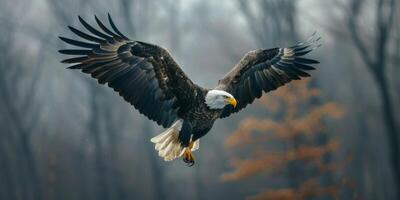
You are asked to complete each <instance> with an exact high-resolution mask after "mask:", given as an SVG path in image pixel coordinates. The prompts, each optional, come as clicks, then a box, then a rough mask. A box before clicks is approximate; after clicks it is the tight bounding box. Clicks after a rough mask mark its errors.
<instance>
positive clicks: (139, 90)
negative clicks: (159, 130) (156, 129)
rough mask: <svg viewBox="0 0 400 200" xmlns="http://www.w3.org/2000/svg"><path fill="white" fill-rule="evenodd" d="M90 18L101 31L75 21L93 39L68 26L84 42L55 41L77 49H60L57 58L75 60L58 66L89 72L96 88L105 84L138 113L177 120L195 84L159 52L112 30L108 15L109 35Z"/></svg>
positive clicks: (160, 120) (168, 121) (160, 119)
mask: <svg viewBox="0 0 400 200" xmlns="http://www.w3.org/2000/svg"><path fill="white" fill-rule="evenodd" d="M95 19H96V22H97V24H98V26H99V27H100V28H101V29H102V30H103V31H104V32H100V31H98V30H96V29H95V28H93V27H92V26H90V25H89V24H88V23H87V22H85V21H84V20H83V19H82V18H81V17H79V21H80V22H81V23H82V25H83V26H84V27H85V28H86V29H87V30H88V31H89V32H91V33H92V34H93V35H91V34H87V33H84V32H82V31H79V30H77V29H75V28H73V27H69V29H70V30H71V31H72V32H73V33H75V34H76V35H78V36H80V37H81V38H83V39H86V40H88V41H90V42H88V41H77V40H72V39H69V38H65V37H60V39H61V40H62V41H64V42H66V43H68V44H71V45H74V46H77V47H80V48H79V49H66V50H60V51H59V52H60V53H62V54H67V55H74V56H78V57H73V58H69V59H66V60H63V61H62V63H74V65H72V66H70V67H69V68H70V69H80V70H82V72H84V73H87V74H91V76H92V77H93V78H95V79H97V80H98V82H99V83H100V84H105V83H108V86H110V87H111V88H113V89H114V90H115V91H117V92H118V93H119V94H120V95H121V96H122V97H123V98H124V99H125V100H126V101H128V102H129V103H131V104H132V105H133V106H134V107H135V108H136V109H138V110H139V112H140V113H142V114H144V115H146V116H147V117H148V118H149V119H151V120H154V121H156V122H157V123H158V124H159V125H162V126H164V127H169V126H170V125H171V124H172V123H173V122H174V121H175V120H176V119H177V118H178V110H179V108H180V106H181V105H183V104H184V103H185V102H187V101H190V100H192V99H193V98H194V92H193V91H194V88H195V87H197V86H196V85H195V84H193V82H192V81H191V80H190V79H189V78H188V77H187V76H186V75H185V73H184V72H183V71H182V69H181V68H180V67H179V66H178V64H177V63H176V62H175V61H174V59H173V58H172V57H171V55H170V54H169V53H168V52H167V51H166V50H165V49H164V48H162V47H159V46H156V45H152V44H148V43H144V42H139V41H131V40H130V39H128V38H127V37H126V36H124V35H123V34H122V33H121V32H120V31H119V30H118V29H117V28H116V26H115V24H114V23H113V21H112V19H111V17H110V15H108V19H109V22H110V25H111V28H112V29H113V30H114V32H113V31H111V30H110V29H108V28H107V27H106V26H105V25H104V24H103V23H102V22H101V21H100V20H99V19H98V18H97V17H95ZM82 48H83V49H82Z"/></svg>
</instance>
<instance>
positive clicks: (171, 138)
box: [150, 119, 199, 161]
mask: <svg viewBox="0 0 400 200" xmlns="http://www.w3.org/2000/svg"><path fill="white" fill-rule="evenodd" d="M182 123H183V120H181V119H179V120H177V121H176V122H175V123H174V124H173V125H172V126H171V127H169V128H168V129H167V130H165V131H164V132H162V133H161V134H159V135H157V136H155V137H153V138H151V139H150V141H151V142H153V143H155V149H156V150H157V151H158V155H159V156H160V157H163V158H164V160H165V161H171V160H174V159H175V158H178V157H180V156H182V154H183V151H184V148H182V147H181V143H180V142H179V139H178V136H179V131H180V130H181V128H182ZM197 149H199V140H196V141H195V142H194V144H193V147H192V149H191V150H192V151H195V150H197Z"/></svg>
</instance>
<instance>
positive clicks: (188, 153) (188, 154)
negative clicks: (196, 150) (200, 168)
mask: <svg viewBox="0 0 400 200" xmlns="http://www.w3.org/2000/svg"><path fill="white" fill-rule="evenodd" d="M193 144H194V142H190V143H189V146H187V147H185V150H184V152H183V155H182V157H183V162H185V163H186V164H188V166H189V167H191V166H193V165H194V156H193V154H192V148H193Z"/></svg>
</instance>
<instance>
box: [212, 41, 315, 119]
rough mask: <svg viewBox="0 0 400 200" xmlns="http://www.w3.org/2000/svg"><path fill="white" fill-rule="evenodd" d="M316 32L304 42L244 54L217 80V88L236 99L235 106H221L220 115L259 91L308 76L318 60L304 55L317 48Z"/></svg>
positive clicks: (251, 98)
mask: <svg viewBox="0 0 400 200" xmlns="http://www.w3.org/2000/svg"><path fill="white" fill-rule="evenodd" d="M319 39H320V38H319V37H317V38H316V37H315V34H314V35H313V36H312V37H311V38H310V39H309V40H308V41H307V42H303V43H300V44H297V45H295V46H293V47H288V48H274V49H259V50H255V51H251V52H249V53H247V54H246V55H245V56H244V57H243V58H242V59H241V60H240V62H239V63H238V64H237V65H236V66H235V67H234V68H233V69H232V70H231V71H230V72H229V73H228V74H226V75H225V77H224V78H223V79H221V80H219V82H218V86H217V87H216V89H220V90H225V91H227V92H229V93H231V94H232V95H233V96H234V97H235V98H236V100H237V102H238V104H237V106H236V108H233V107H231V106H227V107H225V108H224V110H223V112H222V114H221V116H220V117H221V118H224V117H227V116H229V115H231V114H232V113H235V112H238V111H239V110H241V109H243V108H244V107H246V106H247V105H248V104H251V103H252V102H253V101H254V99H255V98H260V97H261V95H262V92H263V91H264V92H269V91H271V90H275V89H276V88H278V87H280V86H282V85H284V84H286V83H288V82H290V81H292V80H297V79H300V78H301V77H308V76H310V75H309V74H308V73H307V72H306V71H309V70H314V69H315V68H314V67H312V66H310V65H311V64H317V63H319V62H318V61H315V60H311V59H307V58H303V57H302V56H303V55H306V54H307V53H309V52H310V51H312V50H313V49H314V48H316V47H319V46H320V45H318V44H317V43H318V41H319Z"/></svg>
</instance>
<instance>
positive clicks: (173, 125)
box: [59, 15, 320, 165]
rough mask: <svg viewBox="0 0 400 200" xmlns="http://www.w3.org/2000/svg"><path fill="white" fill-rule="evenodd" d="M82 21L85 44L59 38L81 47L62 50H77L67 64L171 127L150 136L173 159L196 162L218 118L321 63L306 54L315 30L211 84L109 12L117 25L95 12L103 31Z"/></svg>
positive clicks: (255, 54)
mask: <svg viewBox="0 0 400 200" xmlns="http://www.w3.org/2000/svg"><path fill="white" fill-rule="evenodd" d="M79 21H80V22H81V24H82V25H83V26H84V27H85V29H86V30H87V31H88V32H89V33H87V32H83V31H80V30H78V29H75V28H73V27H70V26H68V28H69V29H70V30H71V31H72V32H73V33H75V34H76V35H77V36H79V37H81V39H82V41H78V40H73V39H69V38H65V37H60V39H61V40H62V41H64V42H66V43H68V44H70V45H73V46H76V47H79V48H77V49H66V50H60V51H59V52H60V53H62V54H66V55H73V57H72V58H68V59H65V60H63V61H61V62H62V63H68V64H71V66H69V67H68V68H70V69H80V70H81V71H82V72H84V73H87V74H90V75H91V76H92V77H93V78H95V79H97V81H98V82H99V83H100V84H106V83H107V84H108V86H109V87H111V88H113V89H114V90H115V91H116V92H118V93H119V95H120V96H122V97H123V98H124V99H125V100H126V101H127V102H129V103H130V104H131V105H133V106H134V107H135V108H136V109H137V110H139V112H140V113H142V114H143V115H145V116H147V117H148V118H149V119H151V120H153V121H155V122H157V124H159V125H162V126H163V127H164V128H167V129H166V130H165V131H164V132H163V133H161V134H159V135H157V136H156V137H154V138H152V139H151V141H152V142H153V143H155V149H156V150H157V151H158V153H159V156H161V157H163V158H164V160H166V161H170V160H174V159H175V158H178V157H183V160H184V161H185V162H186V163H188V164H189V165H193V164H194V157H193V154H192V151H194V150H196V149H198V148H199V138H201V137H202V136H204V135H205V134H207V133H208V132H209V131H210V129H211V128H212V126H213V124H214V122H215V120H217V119H219V118H224V117H228V116H230V115H231V114H233V113H235V112H238V111H240V110H241V109H243V108H244V107H246V106H247V105H248V104H251V103H252V102H253V101H254V99H256V98H260V97H261V96H262V94H263V92H269V91H271V90H275V89H276V88H278V87H280V86H282V85H284V84H286V83H288V82H290V81H291V80H297V79H300V78H301V77H308V76H310V75H309V74H308V73H307V71H309V70H313V69H314V67H312V66H311V65H313V64H317V63H318V61H315V60H311V59H307V58H303V57H302V56H304V55H306V54H307V53H309V52H310V51H312V50H313V49H314V48H316V47H318V46H319V45H318V41H319V39H320V38H318V37H315V34H314V35H313V36H312V37H311V38H310V39H309V40H308V41H307V42H303V43H300V44H297V45H295V46H292V47H287V48H273V49H259V50H255V51H251V52H249V53H247V54H246V55H245V56H244V57H243V58H242V59H241V60H240V62H239V63H238V64H237V65H236V66H235V67H234V68H233V69H232V70H231V71H230V72H229V73H227V74H226V75H225V76H224V77H223V78H222V79H221V80H219V82H218V85H217V86H216V87H215V88H213V89H209V88H204V87H201V86H198V85H197V84H195V83H193V82H192V81H191V80H190V79H189V78H188V77H187V76H186V74H185V73H184V72H183V71H182V69H181V68H180V67H179V65H178V64H177V63H176V62H175V61H174V59H173V58H172V56H171V55H170V54H169V52H168V51H167V50H166V49H164V48H162V47H160V46H157V45H154V44H149V43H145V42H141V41H135V40H130V39H129V38H128V37H126V36H125V35H123V34H122V33H121V32H120V31H119V30H118V29H117V27H116V26H115V24H114V22H113V20H112V19H111V17H110V15H108V21H109V24H110V27H111V28H108V27H107V26H106V25H104V24H103V23H102V22H101V21H100V20H99V19H98V18H97V17H96V16H95V21H96V23H97V25H98V27H99V29H100V30H101V31H100V30H99V29H96V28H94V27H93V26H91V25H89V24H88V23H87V22H86V21H85V20H83V19H82V18H81V17H79Z"/></svg>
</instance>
